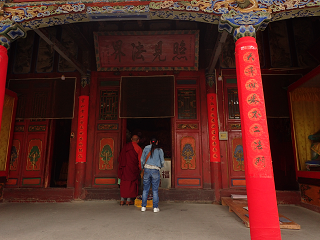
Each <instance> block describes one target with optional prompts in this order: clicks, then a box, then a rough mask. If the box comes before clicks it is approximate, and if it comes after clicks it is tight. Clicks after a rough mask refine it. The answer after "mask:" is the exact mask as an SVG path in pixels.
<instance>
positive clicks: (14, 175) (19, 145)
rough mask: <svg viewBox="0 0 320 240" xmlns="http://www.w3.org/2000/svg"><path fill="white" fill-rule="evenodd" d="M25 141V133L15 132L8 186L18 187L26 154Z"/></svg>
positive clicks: (22, 127)
mask: <svg viewBox="0 0 320 240" xmlns="http://www.w3.org/2000/svg"><path fill="white" fill-rule="evenodd" d="M16 127H17V126H16ZM18 128H19V129H24V126H18ZM24 143H25V141H24V133H23V132H17V133H14V135H13V141H12V147H11V156H10V167H9V179H8V181H7V183H6V187H18V183H19V176H20V171H21V164H22V159H24V155H25V150H24V149H25V144H24Z"/></svg>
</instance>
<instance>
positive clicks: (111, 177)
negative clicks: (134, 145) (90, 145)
mask: <svg viewBox="0 0 320 240" xmlns="http://www.w3.org/2000/svg"><path fill="white" fill-rule="evenodd" d="M119 142H120V140H119V133H118V132H111V133H110V132H108V133H106V132H104V133H97V137H96V151H95V157H94V179H93V185H95V186H97V187H99V186H100V187H103V186H106V185H114V186H116V185H117V177H118V162H117V161H118V156H119Z"/></svg>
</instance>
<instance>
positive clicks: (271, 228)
mask: <svg viewBox="0 0 320 240" xmlns="http://www.w3.org/2000/svg"><path fill="white" fill-rule="evenodd" d="M236 67H237V82H238V91H239V102H240V117H241V129H242V142H243V150H244V162H245V174H246V186H247V195H248V208H249V221H250V233H251V239H257V240H258V239H259V240H264V239H265V240H269V239H274V240H275V239H281V233H280V226H279V214H278V209H277V199H276V193H275V187H274V180H273V170H272V160H271V153H270V143H269V134H268V126H267V119H266V111H265V102H264V94H263V87H262V80H261V71H260V61H259V54H258V48H257V43H256V40H255V38H253V37H242V38H240V39H239V40H237V42H236Z"/></svg>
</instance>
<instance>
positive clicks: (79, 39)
mask: <svg viewBox="0 0 320 240" xmlns="http://www.w3.org/2000/svg"><path fill="white" fill-rule="evenodd" d="M62 28H63V29H65V30H66V32H67V34H68V35H69V36H70V37H71V38H72V39H73V40H74V41H75V43H76V44H77V45H78V46H79V47H81V48H82V49H83V50H84V51H89V49H90V43H89V41H88V39H87V38H86V36H85V35H84V34H83V33H82V32H81V31H80V30H79V29H78V28H77V27H74V26H72V27H71V24H67V25H63V26H62Z"/></svg>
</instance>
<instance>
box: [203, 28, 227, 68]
mask: <svg viewBox="0 0 320 240" xmlns="http://www.w3.org/2000/svg"><path fill="white" fill-rule="evenodd" d="M227 36H228V33H227V32H226V31H223V32H220V33H219V36H218V40H217V41H216V45H215V46H214V49H213V55H212V57H211V60H210V63H209V66H208V74H213V72H214V70H215V68H216V65H217V62H218V60H219V57H220V55H221V52H222V48H223V45H224V44H225V42H226V40H227Z"/></svg>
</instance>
